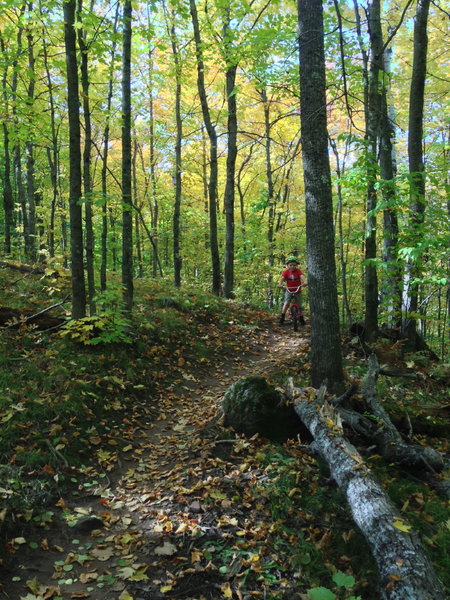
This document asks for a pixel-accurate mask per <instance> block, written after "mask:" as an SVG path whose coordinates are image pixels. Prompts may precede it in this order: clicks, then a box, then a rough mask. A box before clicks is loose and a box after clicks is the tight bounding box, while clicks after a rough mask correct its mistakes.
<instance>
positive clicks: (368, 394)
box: [363, 354, 444, 473]
mask: <svg viewBox="0 0 450 600" xmlns="http://www.w3.org/2000/svg"><path fill="white" fill-rule="evenodd" d="M378 372H379V367H378V361H377V358H376V356H375V355H374V354H372V355H371V356H369V370H368V373H367V375H366V378H365V380H364V388H363V392H364V398H365V401H366V403H367V406H368V410H369V411H370V413H371V414H373V415H374V416H375V417H376V418H377V419H378V421H379V426H378V427H377V428H376V430H375V431H374V433H373V437H372V438H371V441H372V439H375V440H376V442H377V445H378V447H379V450H380V453H381V454H382V456H384V457H385V458H386V460H387V461H389V462H399V463H400V464H405V465H407V466H408V467H413V468H415V469H421V470H422V471H427V470H428V471H430V472H432V473H435V472H440V471H442V469H443V467H444V460H443V457H442V454H441V453H440V452H438V451H437V450H434V449H433V448H427V447H425V446H420V445H419V444H407V443H405V442H404V441H403V439H402V436H401V435H400V433H399V432H398V430H397V428H396V427H395V425H394V424H393V423H392V421H391V419H390V417H389V415H388V414H387V412H386V411H385V410H384V408H383V406H382V404H381V403H380V402H379V401H378V399H377V394H376V389H375V387H376V381H377V378H378Z"/></svg>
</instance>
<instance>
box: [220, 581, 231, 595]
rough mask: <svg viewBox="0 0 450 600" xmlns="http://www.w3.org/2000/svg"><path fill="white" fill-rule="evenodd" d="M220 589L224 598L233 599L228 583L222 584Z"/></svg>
mask: <svg viewBox="0 0 450 600" xmlns="http://www.w3.org/2000/svg"><path fill="white" fill-rule="evenodd" d="M220 589H221V590H222V594H223V597H224V598H232V597H233V591H232V590H231V586H230V584H229V583H224V584H223V585H221V586H220Z"/></svg>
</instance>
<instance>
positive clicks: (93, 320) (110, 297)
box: [60, 288, 133, 346]
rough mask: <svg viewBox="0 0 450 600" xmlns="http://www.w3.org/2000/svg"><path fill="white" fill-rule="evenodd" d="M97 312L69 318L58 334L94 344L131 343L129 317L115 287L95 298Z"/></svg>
mask: <svg viewBox="0 0 450 600" xmlns="http://www.w3.org/2000/svg"><path fill="white" fill-rule="evenodd" d="M95 300H96V303H97V307H98V312H97V313H96V314H95V315H91V316H87V317H83V318H82V319H77V320H74V319H71V320H69V321H68V322H67V323H66V324H65V325H64V327H63V328H62V330H61V332H60V335H61V336H62V337H68V338H69V339H71V340H73V341H74V342H79V343H81V344H85V345H90V346H96V345H97V344H119V343H122V344H131V342H132V341H133V338H132V335H131V326H132V323H131V319H130V318H129V317H128V316H127V315H126V313H125V311H124V310H123V303H122V300H121V296H119V292H118V290H117V289H114V288H113V289H108V290H107V291H105V292H102V293H101V294H99V295H98V296H97V298H96V299H95Z"/></svg>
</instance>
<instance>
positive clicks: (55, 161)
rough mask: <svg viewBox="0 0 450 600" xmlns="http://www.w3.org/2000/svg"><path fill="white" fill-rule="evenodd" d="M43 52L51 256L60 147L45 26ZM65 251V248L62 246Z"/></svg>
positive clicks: (49, 246) (52, 251) (42, 17)
mask: <svg viewBox="0 0 450 600" xmlns="http://www.w3.org/2000/svg"><path fill="white" fill-rule="evenodd" d="M39 10H40V14H41V20H43V19H44V15H43V12H42V6H40V7H39ZM42 52H43V57H44V68H45V76H46V79H47V82H46V84H47V90H48V101H49V106H50V130H51V146H48V147H47V160H48V166H49V170H50V181H51V184H52V200H51V206H50V223H49V232H48V253H49V256H51V257H53V256H54V255H55V215H56V206H57V202H58V196H59V149H58V133H57V126H56V111H55V98H54V93H53V91H54V84H53V81H52V76H51V72H50V65H49V57H48V42H47V40H46V30H45V27H43V29H42ZM62 250H63V252H64V250H65V248H64V247H63V248H62Z"/></svg>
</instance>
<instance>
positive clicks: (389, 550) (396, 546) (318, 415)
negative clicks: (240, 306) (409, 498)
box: [290, 388, 446, 600]
mask: <svg viewBox="0 0 450 600" xmlns="http://www.w3.org/2000/svg"><path fill="white" fill-rule="evenodd" d="M300 393H301V391H300V390H295V388H291V390H290V395H291V396H292V397H293V398H294V400H296V402H295V411H296V413H297V415H298V416H299V417H300V418H301V420H302V421H303V423H304V424H305V425H306V426H307V427H308V429H309V431H310V432H311V434H312V435H313V437H314V446H315V448H317V450H318V451H319V453H320V454H321V456H322V457H323V458H324V460H325V461H326V462H327V464H328V467H329V469H330V471H331V475H332V477H333V479H334V480H335V481H336V483H337V484H338V485H339V487H340V489H341V490H342V492H343V493H344V494H345V496H346V498H347V502H348V504H349V506H350V509H351V511H352V515H353V519H354V521H355V523H356V525H357V526H358V527H359V529H360V530H361V532H362V534H363V535H364V537H365V538H366V540H367V543H368V544H369V547H370V550H371V552H372V555H373V557H374V559H375V561H376V563H377V565H378V570H379V575H380V597H381V598H383V599H385V600H442V599H443V598H445V597H446V594H445V590H444V588H443V585H442V584H441V582H440V581H439V580H438V578H437V576H436V574H435V572H434V569H433V566H432V564H431V561H430V559H429V558H428V556H427V554H426V552H425V549H424V548H423V546H422V543H421V541H420V539H419V537H418V535H417V534H416V533H414V532H412V531H411V532H410V531H409V526H408V525H407V523H405V521H404V519H403V517H402V515H401V514H400V512H399V511H398V510H397V508H396V507H395V506H394V505H393V503H392V502H391V500H390V499H389V497H388V496H387V495H386V493H385V491H384V490H383V488H382V487H381V486H380V485H379V484H378V482H377V481H376V480H375V478H374V477H373V476H372V474H371V472H370V470H369V469H368V468H367V466H366V465H365V463H364V461H363V460H362V458H361V456H360V454H359V453H358V451H357V450H356V448H355V447H354V446H353V445H352V444H350V442H349V441H348V440H347V439H346V438H345V437H343V435H342V430H341V427H340V426H339V421H338V420H337V419H336V414H335V413H334V410H333V409H332V408H331V407H330V405H328V404H327V403H324V402H323V396H324V389H322V394H319V397H317V398H315V399H301V398H300V395H301V394H300ZM400 528H403V529H406V530H407V531H404V530H402V529H400Z"/></svg>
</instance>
